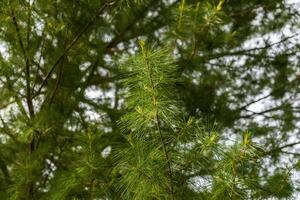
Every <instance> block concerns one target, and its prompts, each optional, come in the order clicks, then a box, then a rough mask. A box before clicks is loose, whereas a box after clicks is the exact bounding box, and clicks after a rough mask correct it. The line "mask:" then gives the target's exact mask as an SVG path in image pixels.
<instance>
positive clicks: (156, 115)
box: [140, 42, 174, 199]
mask: <svg viewBox="0 0 300 200" xmlns="http://www.w3.org/2000/svg"><path fill="white" fill-rule="evenodd" d="M140 46H141V49H142V54H143V57H144V61H145V65H146V66H147V69H148V76H149V79H150V83H151V89H152V94H153V96H152V99H153V101H152V103H153V106H154V108H155V124H156V127H157V131H158V133H159V137H160V139H161V143H162V147H163V151H164V154H165V158H166V162H167V164H168V173H169V179H170V180H169V181H170V186H169V187H170V192H171V198H172V199H174V189H173V183H172V182H173V181H172V169H171V161H170V159H169V154H168V152H167V147H166V143H165V142H164V138H163V135H162V132H161V127H160V117H159V115H158V107H157V99H156V96H155V95H154V94H155V86H154V82H153V78H152V69H151V67H150V64H149V58H148V52H147V50H146V49H145V44H144V43H142V42H141V43H140Z"/></svg>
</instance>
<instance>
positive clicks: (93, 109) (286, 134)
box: [0, 0, 300, 199]
mask: <svg viewBox="0 0 300 200" xmlns="http://www.w3.org/2000/svg"><path fill="white" fill-rule="evenodd" d="M298 10H299V2H296V1H295V2H292V1H283V0H260V1H255V0H253V1H243V0H235V1H233V0H224V1H215V0H203V1H192V0H191V1H190V0H181V1H176V0H174V1H168V0H166V1H161V0H147V1H145V0H144V1H143V0H141V1H130V0H126V1H125V0H115V1H113V0H112V1H96V0H89V1H84V0H79V1H72V0H63V1H62V0H61V1H59V0H55V1H45V0H26V1H20V0H3V1H1V6H0V19H1V24H0V52H1V54H0V55H1V56H0V63H1V68H0V97H1V98H0V109H1V113H0V114H1V118H0V120H1V122H0V134H1V143H0V145H1V147H0V148H1V151H0V169H1V173H0V197H1V199H72V198H73V199H74V198H75V199H96V198H98V199H99V198H102V199H120V198H125V199H126V198H127V199H133V198H136V199H143V198H145V199H146V198H148V197H149V198H158V199H164V198H165V199H168V198H177V199H201V198H202V199H210V198H216V199H218V198H219V199H224V198H229V199H230V198H231V199H232V198H236V199H241V198H245V199H261V198H270V197H274V198H292V199H293V198H294V199H296V198H297V191H298V186H299V182H298V180H297V176H298V172H297V170H298V169H299V162H298V160H299V154H298V153H297V148H296V147H297V145H298V144H299V143H300V142H299V141H300V140H299V138H298V137H299V134H298V133H299V126H298V123H297V122H298V119H299V111H300V110H299V80H300V79H299V75H300V72H299V66H298V65H299V55H298V53H297V50H298V48H299V41H298V40H299V33H298V29H299V27H298V26H299V24H298V20H299V13H298ZM141 40H144V41H146V43H147V44H155V45H154V48H152V49H151V48H150V50H148V48H146V47H145V49H146V50H145V52H148V51H149V53H150V54H151V53H153V52H154V54H155V52H158V53H161V54H160V56H158V57H154V58H153V60H152V59H149V61H151V62H158V63H157V64H154V69H156V70H157V73H160V72H161V73H162V74H163V77H164V73H165V71H164V70H165V68H161V67H160V68H159V66H160V62H161V65H162V66H164V65H163V64H164V59H165V58H166V57H168V56H171V57H172V62H171V61H170V62H168V63H169V64H170V65H166V66H164V67H166V69H169V70H171V71H168V73H171V72H172V69H171V68H169V67H172V66H177V68H176V69H178V70H175V71H174V74H173V75H174V76H175V78H176V81H175V82H176V83H174V82H173V80H168V79H166V85H169V84H170V85H172V84H173V89H172V91H171V92H174V94H175V96H176V99H177V101H174V102H173V101H171V103H170V104H172V105H173V103H174V106H175V102H182V104H180V105H178V106H177V108H178V109H179V111H178V113H179V114H178V115H180V116H177V115H176V117H178V119H181V120H182V121H180V120H179V121H180V123H179V122H177V119H173V118H172V123H171V124H174V123H176V124H177V128H178V127H181V128H182V124H187V123H189V119H195V121H197V120H198V119H202V122H201V123H200V122H199V124H197V123H196V124H193V126H192V127H193V130H190V131H189V132H187V133H186V136H187V138H182V140H184V141H185V142H187V141H193V140H194V139H195V137H198V136H197V135H195V134H193V133H194V132H196V133H198V134H200V133H201V134H200V135H201V138H200V139H199V141H201V143H199V145H200V147H201V148H200V147H199V148H200V149H199V148H198V149H197V148H196V149H193V150H189V151H190V152H196V153H191V154H190V155H189V154H187V155H185V156H184V158H186V159H188V158H189V159H188V160H191V161H192V166H188V169H187V172H193V173H190V174H185V175H186V176H185V179H184V181H183V182H180V181H179V180H177V179H176V178H178V177H180V176H181V175H182V174H184V173H183V171H180V173H181V174H180V173H179V171H178V173H179V174H176V173H173V175H172V178H171V182H172V184H171V185H173V187H174V188H173V189H171V186H170V183H168V182H170V180H169V179H170V177H168V176H165V175H166V174H165V173H164V170H163V169H166V168H163V169H162V170H158V169H157V168H155V167H157V166H158V167H159V166H161V165H165V164H166V162H165V161H166V160H165V159H163V158H162V157H163V156H164V155H163V154H161V151H160V150H161V149H159V151H154V152H153V151H152V150H153V149H155V148H154V147H153V146H151V145H150V144H153V143H147V144H140V143H139V142H137V141H136V142H137V143H136V144H135V143H132V142H131V143H130V140H129V139H128V137H127V136H128V135H131V134H132V133H130V130H126V129H125V128H124V126H120V124H118V123H119V122H120V120H121V122H124V121H123V120H124V116H125V118H126V116H127V117H128V115H130V113H138V112H137V111H139V110H138V109H133V108H134V107H133V105H131V104H130V102H131V100H130V98H125V97H126V96H128V95H129V94H135V93H131V92H132V91H131V90H130V84H128V81H127V82H126V81H125V82H124V81H123V80H124V78H125V80H136V84H139V83H142V81H143V80H144V79H131V78H133V77H128V75H129V74H130V73H131V72H133V71H134V70H143V68H142V65H137V64H133V65H131V64H128V63H126V62H125V63H126V64H123V65H122V64H121V63H122V62H121V60H123V59H124V58H127V57H130V56H131V55H133V57H131V58H130V59H129V60H132V63H134V62H137V61H138V60H139V59H141V57H140V56H141V55H143V51H142V50H141V49H140V47H139V45H138V42H139V41H141ZM165 46H169V48H171V49H172V52H169V54H167V53H165V52H164V51H161V50H160V49H161V48H162V47H165ZM138 52H140V54H138ZM141 53H142V54H141ZM135 55H137V56H135ZM155 55H156V54H155ZM156 56H157V55H156ZM156 59H157V60H156ZM121 65H122V66H123V67H122V68H120V66H121ZM155 66H156V67H158V68H155ZM136 73H142V72H141V71H136ZM168 73H167V74H168ZM145 78H146V76H145ZM139 89H142V88H139ZM130 91H131V92H130ZM136 92H138V91H136ZM165 92H170V91H167V90H162V91H158V93H159V95H162V96H161V97H162V98H167V96H164V94H166V93H165ZM140 93H141V94H140V95H147V93H145V92H143V91H140ZM141 97H142V96H141ZM133 98H134V95H133ZM135 98H139V97H138V96H137V95H136V96H135ZM172 98H173V97H172ZM140 100H141V101H142V100H144V99H143V98H141V99H140ZM148 100H149V99H148ZM172 100H173V99H172ZM133 102H134V104H137V105H135V106H138V105H139V106H140V109H141V110H142V111H145V109H146V111H147V109H150V108H149V106H151V104H149V103H146V102H143V101H142V102H140V101H133ZM170 104H167V105H170ZM167 107H168V106H166V108H167ZM174 109H175V107H174ZM134 111H136V112H134ZM148 111H150V110H148ZM170 116H173V115H170ZM133 117H134V116H133ZM135 117H137V116H135ZM137 119H139V120H142V119H141V118H130V119H129V121H128V124H126V123H125V125H126V126H127V125H128V126H127V128H128V127H131V126H132V125H135V126H134V127H131V128H132V130H137V129H138V128H139V126H141V125H142V124H139V123H137V122H140V121H137ZM173 120H174V121H173ZM121 124H122V123H121ZM146 124H148V123H146ZM150 124H151V123H150ZM150 124H148V125H149V126H150ZM214 124H217V128H215V129H217V132H218V134H216V135H217V136H216V137H217V138H218V139H216V141H214V142H215V145H213V146H214V148H213V150H214V151H213V154H212V155H219V160H218V159H216V160H214V159H209V160H207V159H205V161H207V162H204V160H203V159H204V158H199V157H193V156H192V155H193V154H195V155H197V156H201V155H202V156H203V155H204V154H203V152H202V151H203V149H205V148H204V146H205V144H208V143H209V139H210V138H211V137H212V138H214V137H215V136H213V135H214V134H212V133H213V132H214V131H212V130H214V128H210V126H213V125H214ZM207 126H208V127H207ZM146 127H147V126H146ZM197 127H198V128H199V129H197V131H195V130H194V129H196V128H197ZM147 128H151V127H147ZM172 128H175V127H172V126H171V125H169V126H168V124H167V123H163V124H162V129H163V132H166V133H170V132H171V131H173V130H172ZM179 130H181V129H180V128H179ZM205 130H206V131H205ZM207 130H209V131H207ZM144 131H146V130H143V131H141V132H142V133H144ZM174 131H175V132H176V130H174ZM247 131H250V132H251V133H252V139H249V134H248V133H247V134H246V132H247ZM147 132H148V131H147ZM150 132H151V131H150ZM154 132H155V131H154ZM204 133H209V137H204V136H205V134H204ZM133 134H134V133H133ZM211 134H212V135H211ZM167 139H168V138H167ZM197 141H198V140H197ZM247 141H249V142H247ZM252 141H255V142H256V143H259V146H262V147H264V148H263V151H262V150H259V148H258V149H257V148H256V147H255V146H252ZM149 142H150V141H149ZM177 142H179V143H180V140H178V141H177ZM181 142H182V143H184V142H183V141H181ZM129 144H130V145H132V147H134V148H133V149H132V148H129V147H128V145H129ZM177 144H178V143H177ZM147 145H149V146H147ZM168 145H169V144H168ZM243 145H246V146H247V148H246V150H245V152H248V153H246V154H245V155H248V156H245V157H244V156H243V155H244V154H240V152H241V149H242V150H243ZM249 145H250V146H249ZM146 147H148V148H146ZM171 147H174V148H171ZM171 147H170V146H169V147H168V148H170V149H169V150H168V151H170V152H173V153H172V155H176V148H175V145H173V146H172V145H171ZM143 148H146V149H144V150H143ZM186 148H187V147H186ZM218 149H222V151H219V150H218ZM139 150H140V151H141V152H145V154H144V155H151V156H152V157H153V158H156V159H154V160H150V161H149V162H146V166H150V168H146V169H148V170H149V171H148V172H149V173H150V175H151V173H152V175H155V174H153V173H158V174H160V173H161V176H159V177H161V178H162V179H161V183H162V184H163V183H164V181H166V185H167V186H166V187H164V186H165V185H159V186H157V188H155V190H152V192H153V193H152V194H151V193H150V192H151V191H150V189H151V188H147V187H145V188H142V186H143V185H140V186H141V188H132V187H128V185H130V184H133V183H134V182H132V181H134V180H133V177H134V175H136V174H130V171H129V172H128V173H126V170H124V168H123V167H124V163H125V164H126V163H130V161H132V162H133V161H134V162H136V161H135V160H134V159H136V158H138V156H139ZM147 150H148V151H147ZM150 150H151V151H150ZM177 150H178V152H180V149H177ZM181 150H182V151H183V150H184V147H183V146H182V149H181ZM256 151H258V152H256ZM118 152H121V154H122V152H123V153H124V155H121V158H122V159H121V158H120V153H118ZM126 152H127V154H126ZM131 152H132V153H131ZM242 152H243V151H242ZM133 153H136V156H135V157H133V155H134V154H133ZM147 153H148V154H147ZM152 153H153V154H152ZM178 154H179V153H178ZM179 155H182V152H180V154H179ZM179 155H178V156H179ZM189 156H192V157H189ZM249 156H250V157H249ZM251 156H254V157H255V159H257V160H255V162H256V163H254V162H253V158H252V157H251ZM258 156H259V159H258V158H257V157H258ZM240 157H243V158H244V159H245V160H240V159H238V161H239V162H237V160H236V159H237V158H240ZM131 158H132V159H133V160H130V159H131ZM144 158H145V157H141V160H142V161H143V159H144ZM123 159H124V160H123ZM173 159H174V157H173ZM201 159H202V160H201ZM167 160H168V159H167ZM146 161H147V160H146ZM200 161H201V162H200ZM180 162H182V163H188V161H187V160H185V161H182V160H181V161H180ZM197 162H198V163H197ZM236 162H237V163H238V167H237V168H238V169H239V170H241V171H237V172H235V170H232V169H236V167H232V166H233V165H235V163H236ZM167 163H168V162H167ZM182 163H181V164H182ZM199 163H200V164H199ZM203 163H205V164H204V165H201V164H203ZM218 163H221V164H218ZM215 165H216V166H219V167H216V168H214V167H212V166H215ZM199 166H200V167H199ZM151 167H153V168H151ZM170 168H171V171H172V170H175V164H174V163H173V164H171V167H170ZM159 169H161V168H159ZM203 169H205V170H204V171H203ZM167 171H168V170H167ZM176 172H177V171H176ZM235 173H236V174H235ZM126 177H127V178H129V179H128V181H127V182H126ZM216 177H223V178H222V179H216ZM236 177H237V179H236ZM140 178H141V177H140ZM165 179H166V180H165ZM135 180H139V179H138V178H137V179H135ZM220 180H225V181H220ZM232 180H236V181H237V182H236V183H235V184H233V185H230V184H229V185H228V184H225V183H232ZM155 181H156V182H157V181H159V180H155ZM239 181H240V182H239ZM122 184H123V185H122ZM137 184H138V183H136V185H134V184H133V185H131V186H137V187H138V186H139V185H137ZM144 184H148V182H144ZM180 186H182V187H180ZM232 186H236V188H235V187H232ZM166 188H167V189H168V188H169V190H167V191H166ZM179 188H180V189H181V190H179ZM130 189H136V191H134V190H130ZM138 189H141V190H138ZM152 189H153V188H152ZM141 191H145V192H142V193H139V192H141ZM230 191H234V193H232V192H230ZM147 192H149V193H147ZM180 192H181V193H180ZM134 194H136V195H138V194H141V195H149V196H135V195H134ZM153 194H155V195H158V196H151V195H153ZM169 194H173V195H171V196H170V195H169ZM159 195H161V196H159ZM234 195H236V196H234ZM172 196H173V197H172Z"/></svg>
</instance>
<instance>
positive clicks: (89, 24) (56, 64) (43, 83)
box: [33, 1, 116, 98]
mask: <svg viewBox="0 0 300 200" xmlns="http://www.w3.org/2000/svg"><path fill="white" fill-rule="evenodd" d="M115 2H116V1H112V2H110V1H107V2H105V3H104V4H103V5H102V6H101V7H100V9H99V10H98V12H97V13H96V14H95V15H94V17H92V19H91V20H90V21H89V22H88V23H87V24H86V25H85V26H84V27H83V29H82V30H81V31H80V32H79V33H78V34H77V35H76V36H75V37H74V38H73V40H72V41H71V43H70V44H69V45H67V47H66V49H65V50H64V51H63V53H62V54H61V55H60V56H59V57H58V59H57V60H56V62H55V63H54V65H53V66H52V67H51V69H50V71H49V72H48V74H47V75H46V77H45V78H44V80H43V81H42V83H41V85H40V87H39V88H38V90H37V92H36V93H35V94H34V95H33V98H35V97H36V96H38V95H39V94H40V92H41V90H42V89H43V87H44V86H45V84H46V83H47V81H48V79H49V78H50V77H51V75H52V73H53V71H54V70H55V68H56V67H57V66H58V64H59V63H60V62H61V61H62V60H63V58H64V57H65V56H66V55H67V54H68V53H69V51H70V50H71V49H72V48H73V47H74V46H75V45H76V44H77V42H78V41H79V39H80V38H81V37H82V36H83V34H84V33H85V32H86V31H87V30H88V29H89V28H90V27H91V26H92V25H93V24H94V23H95V22H96V19H97V18H98V16H99V15H101V14H102V13H103V11H104V10H105V9H106V8H107V7H109V6H112V5H113V4H114V3H115Z"/></svg>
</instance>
